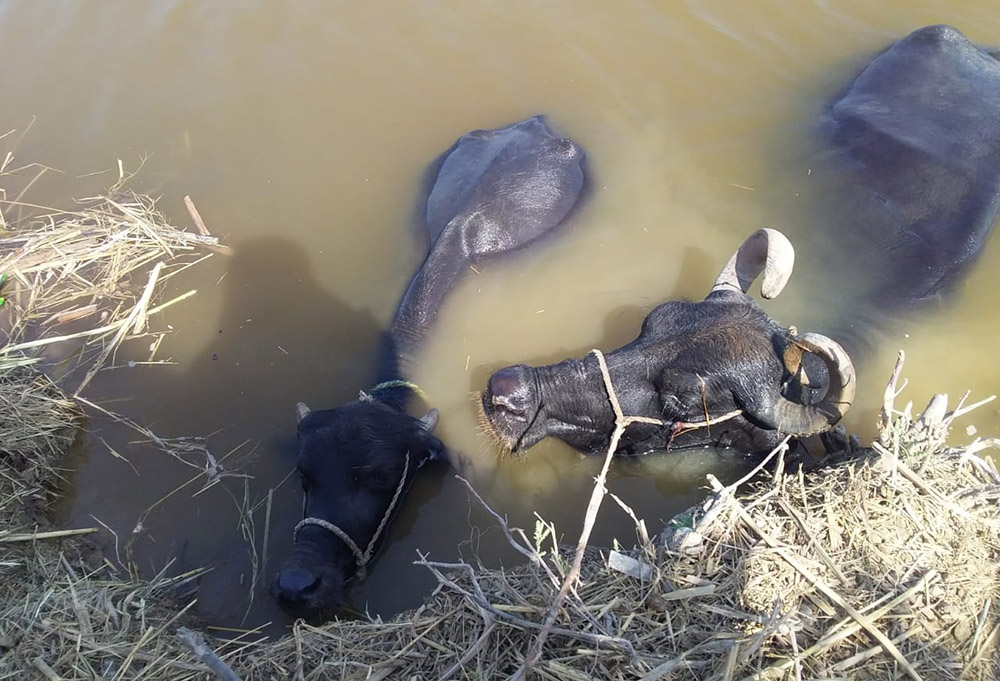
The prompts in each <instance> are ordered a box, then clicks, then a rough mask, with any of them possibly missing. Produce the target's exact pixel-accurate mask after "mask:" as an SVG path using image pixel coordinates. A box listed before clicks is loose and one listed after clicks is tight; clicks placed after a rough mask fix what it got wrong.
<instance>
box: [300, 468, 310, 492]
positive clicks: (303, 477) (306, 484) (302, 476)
mask: <svg viewBox="0 0 1000 681" xmlns="http://www.w3.org/2000/svg"><path fill="white" fill-rule="evenodd" d="M299 482H301V483H302V491H303V492H308V491H309V476H308V475H306V474H305V473H304V472H302V471H301V470H300V471H299Z"/></svg>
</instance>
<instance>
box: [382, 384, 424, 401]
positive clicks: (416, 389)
mask: <svg viewBox="0 0 1000 681" xmlns="http://www.w3.org/2000/svg"><path fill="white" fill-rule="evenodd" d="M386 388H409V389H410V390H412V391H413V392H415V393H416V394H417V395H419V396H420V397H422V398H423V399H425V400H426V399H427V394H426V393H424V391H423V390H421V389H420V386H419V385H417V384H416V383H412V382H410V381H404V380H402V379H397V380H394V381H385V382H384V383H379V384H378V385H377V386H375V387H374V388H372V392H373V393H374V392H378V391H379V390H384V389H386Z"/></svg>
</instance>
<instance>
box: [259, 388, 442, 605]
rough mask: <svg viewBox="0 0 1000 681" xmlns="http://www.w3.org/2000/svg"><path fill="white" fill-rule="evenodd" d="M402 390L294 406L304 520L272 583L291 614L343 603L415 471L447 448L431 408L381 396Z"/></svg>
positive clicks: (274, 592) (276, 594) (363, 568)
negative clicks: (337, 403) (412, 408)
mask: <svg viewBox="0 0 1000 681" xmlns="http://www.w3.org/2000/svg"><path fill="white" fill-rule="evenodd" d="M400 389H401V388H399V387H392V388H385V389H378V388H376V389H375V390H373V391H372V394H371V395H366V394H363V395H362V396H361V398H360V399H358V400H356V401H354V402H350V403H348V404H345V405H343V406H341V407H337V408H336V409H325V410H321V411H310V410H309V409H308V407H306V406H305V405H304V404H302V403H301V402H300V403H299V405H298V417H299V425H298V434H299V440H300V442H301V446H300V450H299V458H298V471H299V476H300V477H301V480H302V490H303V495H304V498H303V509H302V517H303V520H302V522H300V523H299V524H298V526H297V527H296V528H295V546H294V548H293V550H292V555H291V557H290V558H289V559H288V560H287V561H286V562H285V564H284V565H283V566H282V568H281V570H280V572H279V573H278V576H277V578H276V579H275V581H274V583H273V584H272V588H271V591H272V594H273V595H274V596H275V597H276V598H277V599H278V600H279V601H281V602H282V603H283V604H284V605H285V606H287V607H288V608H289V609H290V610H292V611H294V612H296V613H302V614H309V615H312V614H322V613H324V612H327V611H331V610H336V609H338V608H340V607H342V606H343V605H344V602H345V590H346V584H347V582H348V581H349V580H351V579H352V578H353V577H355V576H359V573H361V575H363V573H364V570H365V566H366V564H367V562H368V560H370V559H371V557H372V555H373V554H374V553H375V552H376V551H377V550H378V548H379V546H380V545H381V543H382V541H383V540H384V539H385V536H386V530H387V529H388V526H389V523H390V521H391V520H392V517H393V516H394V515H395V514H396V512H397V511H399V507H400V505H401V503H402V501H403V498H404V496H405V492H406V488H407V487H408V486H409V485H410V483H411V482H412V481H413V478H414V477H415V476H416V474H417V470H418V469H419V468H420V467H421V466H423V465H424V464H425V463H426V462H427V461H429V460H431V459H435V458H438V457H439V456H441V453H442V452H443V450H444V447H443V445H442V444H441V442H440V441H439V440H438V439H437V438H436V437H435V436H434V435H433V434H432V431H433V429H434V426H435V425H436V424H437V411H436V410H431V411H430V412H428V413H427V415H426V416H424V417H423V418H422V419H416V418H413V417H411V416H408V415H406V414H405V413H404V412H402V411H401V410H400V409H398V408H397V407H396V406H393V405H391V404H387V403H386V402H384V401H382V399H380V397H382V396H383V395H382V393H383V392H386V391H388V390H400Z"/></svg>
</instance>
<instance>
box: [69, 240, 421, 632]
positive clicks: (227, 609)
mask: <svg viewBox="0 0 1000 681" xmlns="http://www.w3.org/2000/svg"><path fill="white" fill-rule="evenodd" d="M223 264H224V265H225V266H226V272H225V274H224V276H223V278H222V279H221V281H219V283H218V288H219V289H220V292H221V294H222V296H221V297H222V305H221V316H220V317H219V318H218V320H217V321H207V320H206V321H203V322H202V323H203V324H205V325H209V324H211V326H210V329H211V331H210V333H208V334H205V333H204V329H202V330H201V331H200V333H201V335H203V336H205V337H209V338H210V341H209V342H208V343H207V344H206V345H205V346H204V347H203V348H202V349H201V350H200V351H199V352H198V354H197V355H196V356H194V357H193V358H192V359H190V360H189V359H186V358H185V357H175V359H177V360H178V364H177V365H175V366H160V367H146V366H140V367H136V368H134V369H118V370H114V371H105V372H102V374H101V376H100V381H99V383H95V385H94V392H95V393H99V394H92V395H91V399H94V400H95V401H99V402H102V403H105V404H109V403H110V405H109V406H111V407H112V408H114V409H117V410H118V411H119V412H122V413H125V414H155V421H154V422H146V423H144V424H143V425H147V426H148V427H149V428H150V429H151V430H152V431H153V432H154V433H156V435H158V436H160V437H175V436H194V435H198V436H210V437H208V438H207V444H208V446H209V448H210V451H211V453H212V455H213V456H214V457H215V458H216V459H218V460H221V461H222V465H223V467H224V470H225V471H226V472H227V473H231V474H232V475H231V476H229V477H223V479H222V482H221V484H219V485H216V486H214V487H212V488H210V489H207V490H205V491H204V492H200V493H198V494H197V495H196V496H193V495H194V494H195V493H196V492H198V490H199V489H200V488H201V487H202V486H203V485H204V483H205V477H204V475H203V473H202V472H201V471H203V470H204V468H205V465H206V456H205V454H204V453H201V452H189V453H186V454H184V455H183V458H184V459H185V460H186V461H187V462H188V464H189V465H187V466H185V465H183V464H181V463H180V462H179V461H177V460H176V459H174V458H171V457H170V456H168V455H167V454H166V453H164V452H162V451H158V450H156V449H154V448H152V447H141V446H140V447H136V445H135V443H134V441H135V440H136V434H135V432H133V431H130V430H128V429H126V428H124V427H123V426H121V425H103V426H96V428H97V429H96V430H92V431H91V432H90V433H89V434H88V436H87V437H85V438H81V444H80V446H78V447H77V448H76V451H75V452H74V456H73V460H72V461H71V467H72V468H75V469H76V471H77V475H76V479H75V481H74V482H75V484H74V489H73V490H72V491H71V492H70V493H69V494H70V496H69V497H68V498H67V500H66V501H65V503H64V504H63V507H62V511H61V512H62V513H64V514H67V513H69V512H70V509H69V508H67V507H68V506H73V507H75V508H80V509H87V511H88V512H89V513H91V514H93V516H94V517H96V518H99V519H100V521H101V522H103V523H105V524H107V526H108V527H110V528H111V529H113V530H114V532H115V533H116V534H117V538H114V539H113V538H110V537H108V539H107V542H106V544H105V545H104V546H103V547H102V548H104V549H105V551H106V553H108V554H109V555H115V554H116V553H117V556H118V557H119V558H121V559H122V560H126V553H127V549H130V550H131V555H132V556H133V557H134V558H135V560H136V564H137V566H138V568H139V569H140V571H141V572H142V573H143V574H144V575H146V576H149V575H150V574H154V573H156V572H158V571H159V570H160V569H162V568H163V566H165V565H167V564H168V562H170V561H173V563H172V564H171V565H170V568H169V573H170V574H179V573H183V572H185V571H187V570H190V569H193V568H196V567H201V566H211V567H212V570H211V572H209V573H208V574H207V575H205V576H204V577H202V578H201V579H200V580H199V583H198V594H197V596H198V599H199V601H200V613H201V616H202V617H203V618H204V619H205V620H206V621H207V622H208V623H210V624H217V625H220V626H232V627H238V626H240V624H241V622H242V621H243V619H244V614H245V613H246V614H248V616H247V617H246V622H247V623H248V624H250V623H253V624H256V623H260V622H264V621H275V622H282V621H283V615H282V613H281V611H280V610H279V609H278V608H277V607H276V605H275V604H274V603H273V602H272V601H271V599H270V598H269V597H268V596H267V593H266V586H267V585H266V582H267V579H268V578H269V576H270V574H271V573H272V572H273V569H274V568H275V567H276V565H277V563H278V562H279V561H280V560H281V558H282V557H283V555H285V554H286V553H287V552H288V551H290V549H291V544H292V542H291V532H292V528H293V527H294V525H295V523H296V522H297V521H298V520H299V519H300V518H301V493H300V491H299V488H298V479H297V477H296V476H295V475H294V466H295V457H296V453H297V441H296V436H295V415H294V405H295V403H296V401H299V400H302V401H306V402H308V403H311V404H314V405H315V406H317V407H330V406H334V405H337V404H341V403H343V402H346V401H348V400H349V399H351V398H352V397H354V396H356V395H357V392H358V391H359V390H361V389H364V388H366V387H368V384H369V381H370V380H371V375H372V373H373V371H374V362H375V354H376V346H377V342H376V340H377V338H378V335H379V333H380V326H379V324H378V323H377V322H376V320H375V319H374V317H373V316H372V315H371V314H370V313H368V312H366V311H362V310H358V309H355V308H354V307H352V306H351V305H350V304H349V303H346V302H345V301H341V300H339V299H337V298H336V297H335V296H332V295H330V294H329V293H328V292H327V291H325V290H323V289H322V288H321V287H320V286H319V285H318V284H317V283H316V282H315V281H314V279H313V278H312V276H311V274H310V272H309V263H308V259H307V257H306V254H305V253H304V252H303V250H302V249H301V247H300V246H298V245H296V244H294V243H292V242H290V241H288V240H285V239H281V238H275V237H267V238H260V239H255V240H250V241H245V242H243V243H239V244H237V245H236V247H235V255H234V256H233V257H232V258H231V259H228V260H226V261H225V262H224V263H223ZM212 276H215V277H217V276H218V274H217V273H213V274H212ZM169 343H170V339H169V338H168V339H167V340H166V341H165V342H164V344H163V345H164V348H163V350H161V355H162V354H164V351H165V352H166V353H168V354H169V353H170V352H171V350H170V348H169V347H168V346H169ZM142 350H143V351H144V350H145V348H143V349H142ZM136 359H145V357H142V358H136ZM139 372H142V373H141V374H139ZM139 376H141V378H139ZM137 383H138V384H141V386H142V388H141V390H138V389H137V387H136V386H137ZM126 395H127V396H128V397H127V398H126V399H127V400H128V402H127V404H122V403H121V402H119V401H118V400H119V399H121V398H122V396H126ZM105 442H106V443H107V446H105V445H104V444H103V443H105ZM108 447H113V448H114V449H115V450H116V451H123V452H129V459H130V463H131V467H130V466H129V465H126V464H124V463H122V462H121V461H120V460H119V459H116V458H115V457H114V456H112V455H111V454H110V453H109V452H108ZM227 453H231V454H230V455H229V456H228V457H227ZM133 467H134V469H133ZM243 474H245V475H247V476H250V477H249V478H245V477H238V476H239V475H243ZM192 478H194V481H193V482H192V483H191V484H190V485H188V486H187V487H186V488H184V489H181V490H179V491H177V492H175V493H173V494H172V496H169V497H167V498H166V499H164V497H166V496H167V495H170V494H171V492H172V491H173V490H175V489H176V488H178V487H179V486H181V485H183V484H185V483H187V482H189V481H191V480H192ZM439 485H440V476H439V477H438V482H437V483H436V484H435V481H434V477H433V475H428V476H425V480H423V481H422V483H421V484H420V485H418V486H417V487H416V488H415V489H414V491H413V494H411V495H410V503H413V504H419V502H420V500H421V499H425V498H427V497H429V496H434V495H435V494H436V493H437V488H438V487H439ZM272 488H273V492H272V494H271V497H272V498H271V509H270V524H269V528H265V516H266V511H267V509H266V506H267V504H266V500H267V498H268V494H269V490H271V489H272ZM109 490H114V491H113V493H109ZM161 499H162V501H160V502H158V501H157V500H161ZM248 508H252V509H254V513H253V516H252V517H253V526H252V527H250V526H248V525H241V524H242V523H243V522H244V521H243V520H241V518H242V517H244V516H245V515H246V510H247V509H248ZM147 509H151V510H149V511H148V514H147ZM137 522H141V525H142V528H141V531H140V532H137V533H134V534H133V528H135V527H136V524H137ZM412 522H413V514H412V513H406V512H404V513H403V514H401V516H400V521H399V522H397V523H396V524H395V526H394V528H393V535H396V536H398V535H405V534H406V533H407V532H409V529H410V527H411V526H412ZM70 523H71V524H73V525H77V526H93V524H94V521H93V519H92V518H91V517H71V518H70ZM265 530H266V531H267V535H268V536H269V545H268V546H267V547H266V549H265V548H264V547H263V544H262V542H263V537H264V535H265ZM244 532H247V533H248V534H249V536H252V537H253V538H254V545H255V547H256V549H255V550H256V552H257V555H256V558H255V560H256V561H257V564H258V566H259V568H260V569H259V574H258V585H257V587H256V588H255V589H251V585H252V584H253V582H254V572H253V560H252V559H251V549H250V545H249V543H248V542H247V540H246V537H245V536H244ZM129 537H132V539H131V540H130V539H129ZM265 556H266V557H267V564H266V565H262V563H263V560H264V558H265ZM251 591H252V592H253V597H252V599H251V598H250V597H249V595H250V594H251ZM251 601H252V602H251Z"/></svg>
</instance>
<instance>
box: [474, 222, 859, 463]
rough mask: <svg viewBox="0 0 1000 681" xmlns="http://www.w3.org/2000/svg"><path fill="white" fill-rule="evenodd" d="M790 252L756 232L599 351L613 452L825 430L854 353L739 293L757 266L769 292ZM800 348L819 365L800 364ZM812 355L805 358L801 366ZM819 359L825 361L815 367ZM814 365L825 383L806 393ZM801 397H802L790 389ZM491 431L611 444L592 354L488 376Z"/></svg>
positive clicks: (515, 446)
mask: <svg viewBox="0 0 1000 681" xmlns="http://www.w3.org/2000/svg"><path fill="white" fill-rule="evenodd" d="M793 261H794V251H793V249H792V246H791V244H790V243H789V242H788V240H787V239H786V238H785V237H784V235H782V234H781V233H780V232H777V231H775V230H770V229H761V230H758V231H756V232H754V233H753V234H752V235H751V236H750V237H749V238H748V239H747V240H746V241H745V242H744V243H743V245H742V246H741V247H740V248H739V250H738V251H737V252H736V253H735V254H734V255H733V257H732V258H731V259H730V260H729V262H728V263H727V264H726V266H725V267H724V268H723V270H722V272H721V273H720V274H719V277H718V279H717V280H716V283H715V286H714V287H713V288H712V291H711V293H709V295H708V297H707V298H705V300H703V301H701V302H688V301H672V302H668V303H664V304H663V305H660V306H659V307H657V308H656V309H654V310H653V311H652V312H651V313H650V314H649V315H648V316H647V317H646V320H645V321H644V322H643V325H642V331H641V332H640V334H639V337H638V338H637V339H635V340H634V341H632V342H631V343H629V344H628V345H625V346H624V347H621V348H619V349H617V350H615V351H614V352H611V353H608V355H607V358H606V359H607V364H608V369H609V373H610V377H611V382H612V385H613V386H614V389H615V392H616V393H617V396H618V399H619V401H620V402H621V406H622V409H623V411H624V413H625V414H626V415H628V416H645V417H650V418H655V419H658V420H660V421H661V422H662V425H656V424H647V423H634V424H632V425H630V426H629V427H628V429H627V430H626V432H625V434H624V436H623V437H622V439H621V443H620V445H619V447H618V453H620V454H642V453H645V452H648V451H652V450H654V449H664V448H666V449H670V448H683V447H697V446H709V445H711V446H719V447H733V448H735V449H739V450H741V451H745V452H759V451H762V450H766V449H768V448H770V447H772V446H773V445H774V444H776V443H777V442H778V441H779V440H780V438H781V437H782V435H781V434H782V433H790V434H793V435H800V436H805V435H810V434H813V433H817V432H821V431H823V430H826V429H828V428H830V427H832V425H833V424H835V423H836V422H837V421H838V420H839V419H840V418H841V417H842V416H843V415H844V413H845V412H846V411H847V410H848V408H849V407H850V405H851V402H852V400H853V399H854V389H855V377H854V368H853V366H852V364H851V360H850V359H849V358H848V356H847V354H846V353H845V352H844V351H843V349H842V348H841V347H840V346H839V345H838V344H837V343H836V342H834V341H833V340H831V339H829V338H826V337H825V336H820V335H818V334H812V333H807V334H802V335H798V334H796V332H795V330H794V329H789V328H785V327H783V326H781V325H780V324H778V323H777V322H775V321H774V320H772V319H771V318H770V317H768V316H767V314H765V313H764V311H763V310H762V309H761V308H760V307H759V306H758V305H757V303H756V302H754V301H753V300H752V299H751V298H750V297H749V296H748V295H747V293H746V291H747V289H748V287H749V286H750V283H751V282H752V281H753V280H754V279H755V278H756V277H757V276H758V275H759V274H760V273H761V271H763V273H764V278H763V285H762V287H761V293H762V295H763V296H764V297H765V298H771V297H773V296H776V295H777V294H778V293H779V292H780V291H781V289H782V288H783V287H784V285H785V282H786V281H787V280H788V277H789V276H790V274H791V271H792V264H793ZM803 353H810V355H814V356H815V357H818V358H819V359H820V360H822V362H818V361H816V362H812V360H810V361H809V362H806V366H808V367H809V368H810V371H809V374H810V375H811V377H812V381H809V380H807V378H806V377H805V376H804V373H805V372H804V367H803V359H804V358H803ZM810 362H812V363H810ZM824 365H825V369H824ZM821 374H823V375H824V376H823V382H825V384H826V385H825V391H824V390H822V388H820V389H819V392H820V393H821V394H820V395H819V396H817V397H816V398H815V400H813V399H810V396H812V395H814V394H815V393H816V386H815V385H811V386H810V385H807V384H809V383H812V384H816V383H817V380H816V379H817V378H818V377H819V375H821ZM798 395H803V396H804V398H799V397H797V396H798ZM482 408H483V411H484V414H485V418H486V422H487V426H488V429H489V430H490V431H491V432H492V434H493V435H495V437H496V439H497V440H498V441H499V442H500V443H501V444H502V445H503V446H504V447H505V448H506V449H509V450H511V451H513V452H521V451H524V450H526V449H528V448H529V447H531V446H532V445H534V444H536V443H537V442H539V441H540V440H542V439H544V438H546V437H549V436H552V437H556V438H559V439H560V440H563V441H564V442H566V443H567V444H569V445H570V446H572V447H575V448H576V449H580V450H583V451H588V452H594V451H603V450H606V449H607V447H608V446H609V444H610V438H611V434H612V431H613V430H614V427H615V417H614V413H613V411H612V407H611V404H610V402H609V399H608V392H607V389H606V387H605V385H604V380H603V376H602V373H601V371H600V367H599V364H598V359H597V357H596V356H594V355H593V354H591V355H588V356H587V357H585V358H584V359H567V360H565V361H563V362H560V363H558V364H552V365H549V366H540V367H531V366H527V365H524V364H518V365H516V366H511V367H507V368H504V369H500V370H499V371H497V372H496V373H494V374H493V375H492V376H491V377H490V379H489V383H488V385H487V387H486V390H485V391H484V392H483V395H482Z"/></svg>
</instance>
